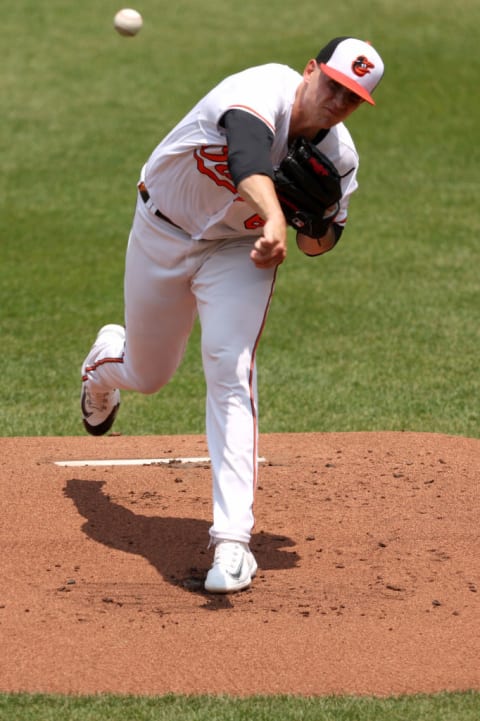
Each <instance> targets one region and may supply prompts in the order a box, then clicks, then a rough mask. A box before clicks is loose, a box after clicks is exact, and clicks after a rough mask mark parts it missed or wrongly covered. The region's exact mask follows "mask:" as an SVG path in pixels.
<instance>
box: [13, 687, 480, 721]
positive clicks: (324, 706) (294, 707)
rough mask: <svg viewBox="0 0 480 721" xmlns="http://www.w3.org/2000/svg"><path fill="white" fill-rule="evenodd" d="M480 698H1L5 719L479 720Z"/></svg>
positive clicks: (465, 695) (470, 694)
mask: <svg viewBox="0 0 480 721" xmlns="http://www.w3.org/2000/svg"><path fill="white" fill-rule="evenodd" d="M479 712H480V694H477V693H473V692H468V693H463V694H461V693H450V694H447V693H444V694H438V695H434V696H427V695H415V696H403V697H397V698H390V699H378V698H369V697H365V698H353V697H342V698H341V697H326V698H322V699H318V698H300V697H295V696H274V697H270V696H254V697H250V698H247V699H232V698H230V697H228V696H217V697H213V696H174V695H167V696H162V697H158V698H155V697H132V696H126V697H114V696H86V697H80V698H68V697H63V696H43V695H34V696H27V695H23V694H19V695H10V694H7V695H5V696H4V697H3V698H2V697H0V720H1V721H57V720H59V719H61V720H62V721H106V719H108V721H171V720H173V719H175V720H177V719H181V721H273V720H276V719H278V720H279V721H280V720H281V721H476V720H477V719H478V715H479Z"/></svg>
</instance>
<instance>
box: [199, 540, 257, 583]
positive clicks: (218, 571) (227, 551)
mask: <svg viewBox="0 0 480 721" xmlns="http://www.w3.org/2000/svg"><path fill="white" fill-rule="evenodd" d="M256 572H257V562H256V561H255V557H254V555H253V553H252V552H251V550H250V549H249V547H248V544H247V543H241V542H240V541H228V540H221V541H218V542H217V543H216V545H215V556H214V559H213V564H212V567H211V569H210V570H209V572H208V573H207V578H206V580H205V590H206V591H209V592H210V593H234V592H235V591H242V590H243V589H244V588H248V587H249V586H250V584H251V582H252V578H253V577H254V576H255V574H256Z"/></svg>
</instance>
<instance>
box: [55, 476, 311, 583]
mask: <svg viewBox="0 0 480 721" xmlns="http://www.w3.org/2000/svg"><path fill="white" fill-rule="evenodd" d="M103 486H104V482H103V481H93V480H92V481H90V480H79V479H75V478H72V479H70V480H68V481H67V484H66V486H65V489H64V492H65V495H66V496H67V497H68V498H70V499H71V500H72V501H73V502H74V504H75V506H76V508H77V510H78V512H79V513H80V515H82V516H83V517H84V518H85V519H86V520H85V523H84V524H83V526H82V531H83V532H84V533H85V534H86V535H87V536H88V537H89V538H91V539H93V540H94V541H97V542H98V543H101V544H103V545H105V546H108V547H109V548H114V549H117V550H119V551H125V552H126V553H133V554H137V555H139V556H143V557H144V558H146V559H147V561H148V562H149V563H150V564H151V565H152V566H153V567H154V568H156V569H157V571H158V572H159V573H160V574H161V575H162V576H163V578H164V579H165V580H166V581H168V582H169V583H171V584H172V585H175V586H177V587H181V588H182V587H183V588H185V590H186V591H189V592H195V593H202V594H205V595H209V594H206V592H205V591H204V590H203V581H204V579H205V575H206V572H207V570H208V568H209V567H210V564H211V560H212V551H211V550H207V545H208V537H209V536H208V529H209V527H210V524H209V523H208V522H207V521H204V520H200V519H197V518H182V517H172V516H162V515H155V516H143V515H140V514H136V513H134V512H133V511H131V510H130V509H129V508H126V507H125V506H122V505H120V504H119V503H115V502H114V501H112V500H111V498H110V496H108V495H107V494H105V493H104V492H103V489H102V487H103ZM250 545H251V548H252V551H253V552H254V554H255V557H256V559H257V562H258V566H259V569H261V571H263V570H269V569H285V568H293V567H294V566H295V565H296V563H297V560H298V554H297V553H296V552H295V551H287V550H285V548H286V547H291V546H294V545H295V544H294V542H293V541H292V540H291V539H289V538H286V537H285V536H280V535H278V536H277V535H273V534H269V533H257V534H254V535H253V537H252V541H251V544H250Z"/></svg>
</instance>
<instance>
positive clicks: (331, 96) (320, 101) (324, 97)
mask: <svg viewBox="0 0 480 721" xmlns="http://www.w3.org/2000/svg"><path fill="white" fill-rule="evenodd" d="M304 79H305V81H306V90H305V96H304V101H305V103H306V106H305V108H304V110H305V111H306V112H307V113H309V115H310V118H311V121H312V122H314V123H316V124H317V123H318V127H319V128H331V127H332V126H333V125H336V124H337V123H340V122H342V121H343V120H345V118H347V117H348V116H349V115H350V114H351V113H353V111H354V110H356V109H357V108H358V106H359V105H361V103H363V100H362V98H361V97H360V96H359V95H356V94H355V93H353V92H352V91H351V90H349V89H348V88H346V87H344V86H343V85H340V83H337V82H336V81H335V80H332V79H331V78H329V77H328V75H325V74H324V73H322V71H321V70H320V67H319V66H318V65H317V63H316V62H315V61H314V60H311V61H310V63H309V64H308V65H307V68H306V69H305V73H304Z"/></svg>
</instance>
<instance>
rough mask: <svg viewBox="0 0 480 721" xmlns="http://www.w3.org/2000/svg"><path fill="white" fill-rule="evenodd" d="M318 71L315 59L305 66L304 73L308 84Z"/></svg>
mask: <svg viewBox="0 0 480 721" xmlns="http://www.w3.org/2000/svg"><path fill="white" fill-rule="evenodd" d="M316 70H318V63H317V61H316V60H315V59H314V58H312V59H311V60H309V61H308V63H307V64H306V65H305V70H304V71H303V79H304V80H305V82H306V83H309V82H310V80H311V77H312V75H313V73H314V72H315V71H316Z"/></svg>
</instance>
